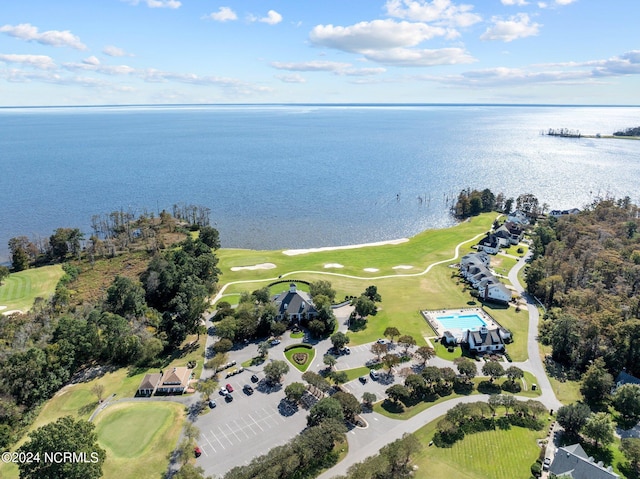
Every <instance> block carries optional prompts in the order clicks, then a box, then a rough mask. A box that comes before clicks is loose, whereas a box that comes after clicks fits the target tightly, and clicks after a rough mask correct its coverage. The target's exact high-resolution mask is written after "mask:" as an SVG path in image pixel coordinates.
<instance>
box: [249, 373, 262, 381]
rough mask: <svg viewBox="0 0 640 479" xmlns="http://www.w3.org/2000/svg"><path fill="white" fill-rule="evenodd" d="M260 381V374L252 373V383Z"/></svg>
mask: <svg viewBox="0 0 640 479" xmlns="http://www.w3.org/2000/svg"><path fill="white" fill-rule="evenodd" d="M258 381H260V379H259V378H258V376H256V375H255V374H253V375H251V382H252V383H257V382H258Z"/></svg>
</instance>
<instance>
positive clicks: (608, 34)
mask: <svg viewBox="0 0 640 479" xmlns="http://www.w3.org/2000/svg"><path fill="white" fill-rule="evenodd" d="M2 3H3V4H2V6H1V7H0V106H27V105H28V106H32V105H96V104H147V103H151V104H155V103H305V102H307V103H309V102H311V103H327V102H328V103H351V102H375V103H389V102H391V103H395V102H398V103H443V102H446V103H552V104H557V103H561V104H638V103H640V101H639V100H638V90H639V88H638V86H640V33H639V32H640V28H638V26H637V25H638V18H640V1H638V0H616V1H612V2H610V1H605V0H545V1H535V0H468V1H460V2H459V1H457V0H431V1H427V0H322V1H319V0H236V1H224V0H223V1H209V0H90V1H89V0H7V1H4V2H2Z"/></svg>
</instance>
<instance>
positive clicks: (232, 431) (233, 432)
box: [226, 424, 242, 442]
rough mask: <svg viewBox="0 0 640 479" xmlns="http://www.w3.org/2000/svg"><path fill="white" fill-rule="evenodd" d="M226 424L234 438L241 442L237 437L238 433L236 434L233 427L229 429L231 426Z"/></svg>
mask: <svg viewBox="0 0 640 479" xmlns="http://www.w3.org/2000/svg"><path fill="white" fill-rule="evenodd" d="M226 426H227V427H228V428H229V431H231V433H232V434H233V435H234V436H235V437H236V439H237V440H238V442H242V441H241V440H240V438H239V437H238V435H237V434H236V432H235V431H234V430H233V429H231V426H229V424H226Z"/></svg>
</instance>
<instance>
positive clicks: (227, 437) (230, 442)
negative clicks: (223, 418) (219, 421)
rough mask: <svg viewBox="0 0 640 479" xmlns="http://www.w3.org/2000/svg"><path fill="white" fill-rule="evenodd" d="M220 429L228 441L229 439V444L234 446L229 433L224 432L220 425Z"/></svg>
mask: <svg viewBox="0 0 640 479" xmlns="http://www.w3.org/2000/svg"><path fill="white" fill-rule="evenodd" d="M218 429H219V430H220V434H221V435H222V437H224V438H225V439H226V440H227V441H229V444H231V445H232V446H233V442H232V441H231V439H229V436H228V435H227V433H226V432H224V431H223V430H222V428H221V427H220V426H218Z"/></svg>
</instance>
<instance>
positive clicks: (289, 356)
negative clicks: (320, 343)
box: [284, 347, 316, 372]
mask: <svg viewBox="0 0 640 479" xmlns="http://www.w3.org/2000/svg"><path fill="white" fill-rule="evenodd" d="M297 353H304V354H306V355H307V360H306V361H305V362H304V364H298V363H297V362H295V361H294V360H293V355H294V354H297ZM315 355H316V350H315V349H313V348H303V347H299V348H292V349H289V350H288V351H285V352H284V356H285V357H286V358H287V360H288V361H289V362H290V363H291V364H293V366H294V367H295V368H296V369H297V370H298V371H301V372H305V371H306V370H307V368H308V367H309V366H310V365H311V362H312V361H313V358H314V357H315Z"/></svg>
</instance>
